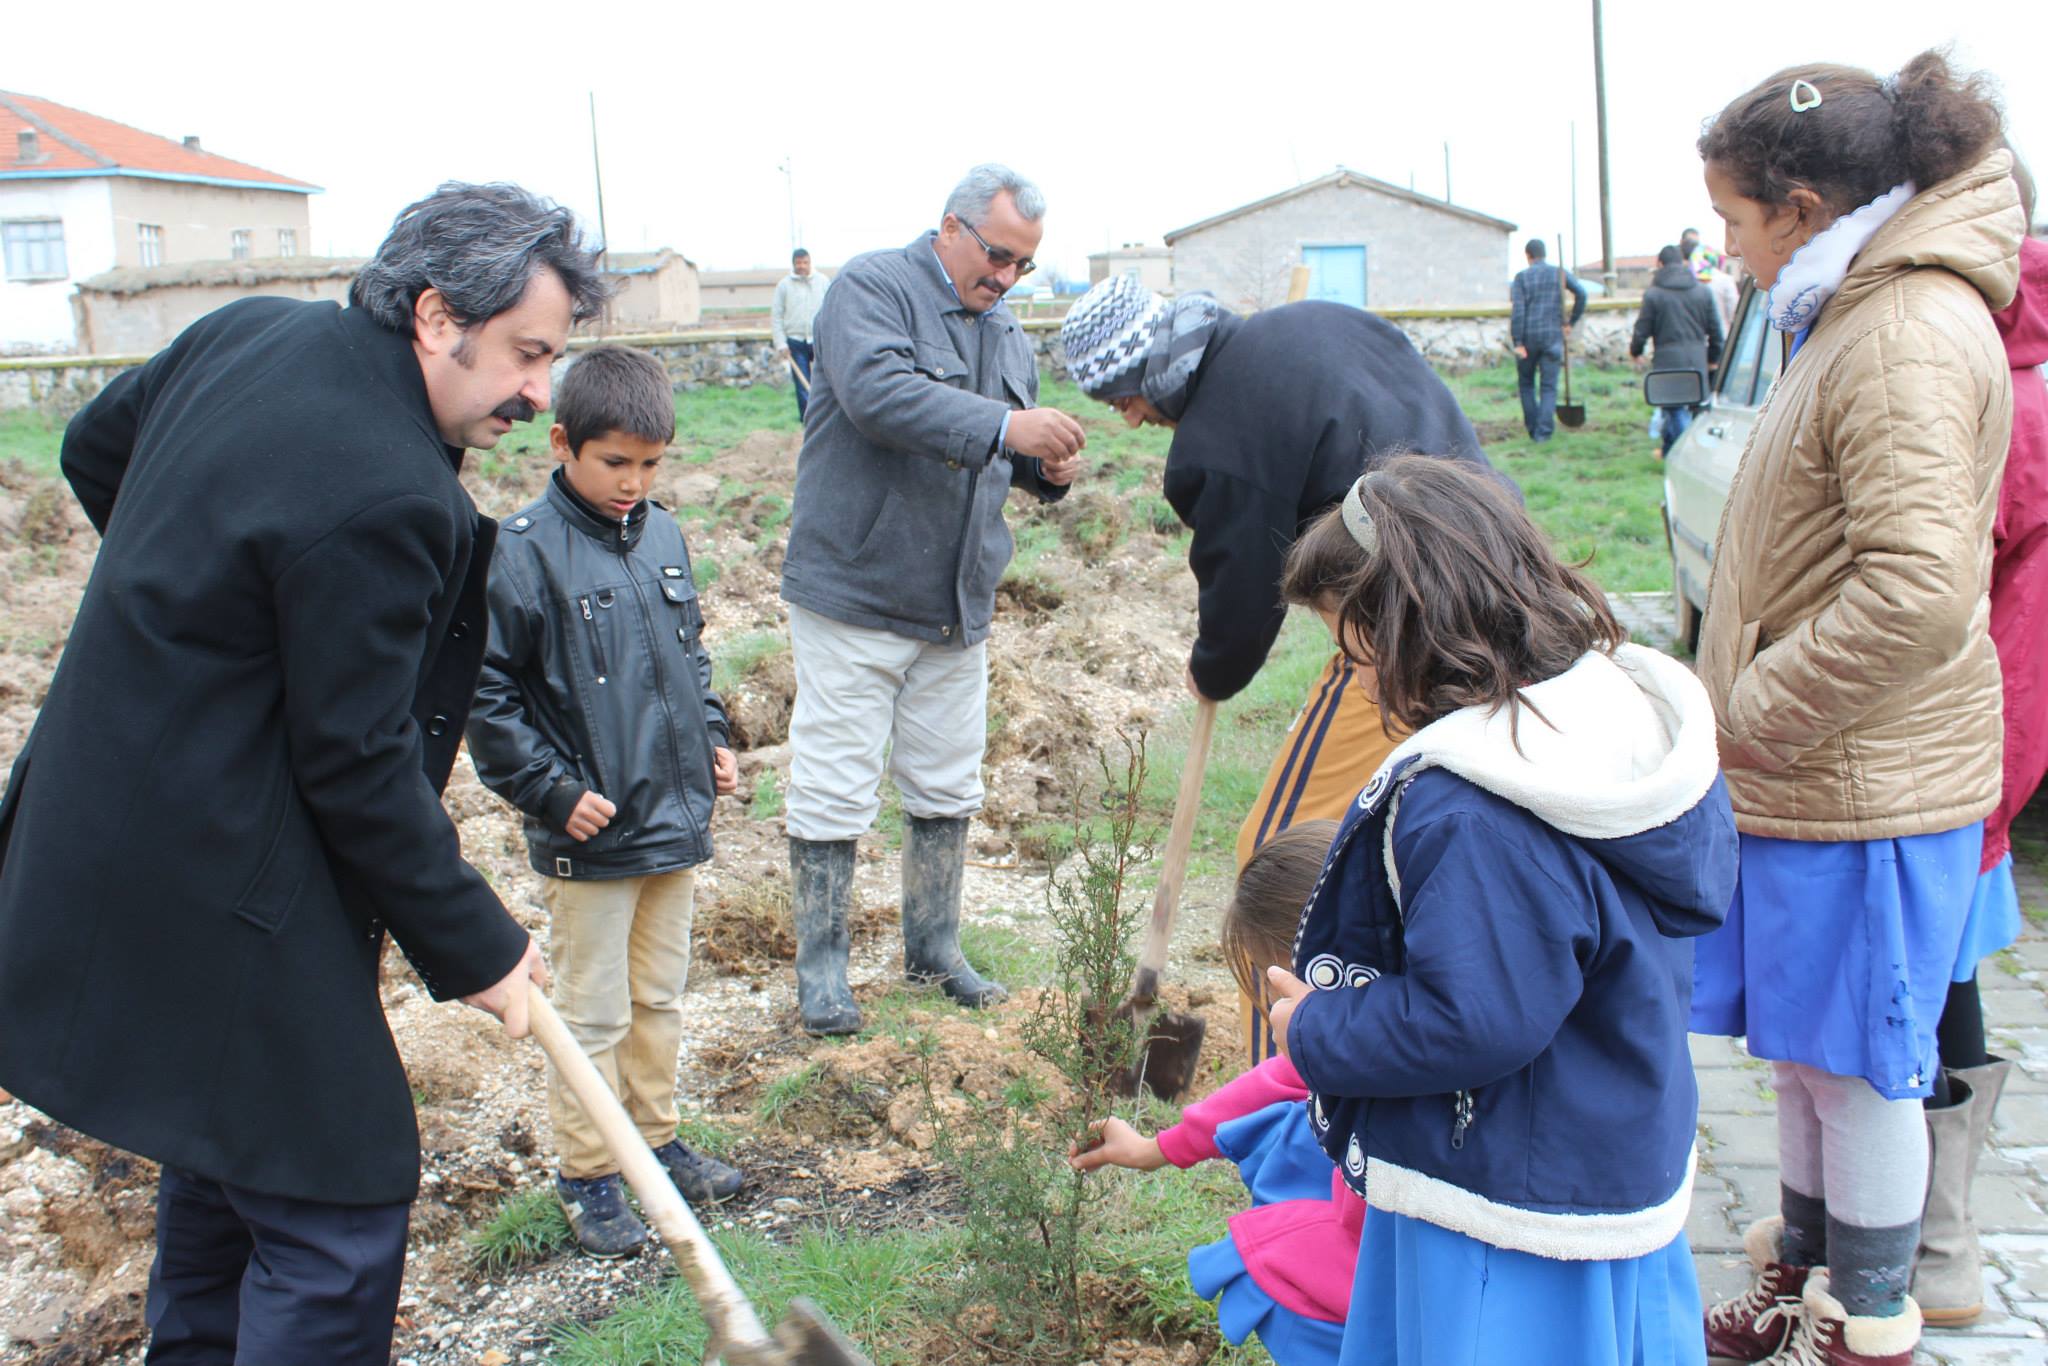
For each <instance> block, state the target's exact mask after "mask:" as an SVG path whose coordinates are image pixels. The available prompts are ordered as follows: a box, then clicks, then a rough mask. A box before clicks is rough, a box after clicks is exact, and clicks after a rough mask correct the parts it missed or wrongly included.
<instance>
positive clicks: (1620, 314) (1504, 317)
mask: <svg viewBox="0 0 2048 1366" xmlns="http://www.w3.org/2000/svg"><path fill="white" fill-rule="evenodd" d="M1635 310H1636V305H1635V303H1634V302H1633V301H1630V300H1622V301H1619V302H1616V303H1596V304H1594V305H1593V306H1592V307H1591V308H1590V309H1588V310H1587V312H1586V318H1585V321H1584V323H1583V324H1582V325H1581V326H1580V328H1579V329H1578V331H1577V332H1576V333H1575V334H1574V337H1573V346H1572V358H1573V360H1574V361H1579V362H1584V363H1587V364H1594V365H1602V364H1605V365H1618V364H1621V363H1622V362H1623V361H1625V360H1626V359H1627V356H1628V335H1629V329H1630V328H1631V327H1632V326H1633V325H1634V323H1635ZM1381 316H1383V317H1385V318H1386V319H1387V320H1388V321H1389V322H1391V323H1393V324H1394V325H1395V326H1396V327H1399V328H1400V329H1401V330H1402V331H1404V332H1406V333H1407V334H1408V337H1409V339H1410V340H1411V341H1413V342H1414V343H1415V345H1416V347H1417V349H1418V350H1420V351H1421V352H1422V354H1423V355H1424V356H1425V357H1427V358H1428V359H1429V360H1430V361H1431V362H1432V363H1433V364H1435V365H1437V366H1438V367H1440V368H1442V369H1445V370H1450V371H1461V370H1473V369H1480V368H1483V367H1485V366H1488V365H1491V364H1493V363H1494V362H1495V361H1497V360H1500V359H1502V358H1505V357H1506V356H1507V354H1508V349H1507V336H1508V311H1507V309H1506V308H1504V307H1503V308H1493V309H1465V310H1451V311H1445V310H1394V311H1390V312H1387V313H1384V314H1382V315H1381ZM1022 325H1023V328H1024V332H1025V335H1026V336H1028V337H1030V338H1031V344H1032V346H1033V348H1034V349H1035V350H1036V351H1037V353H1038V363H1039V369H1040V371H1041V372H1043V373H1044V374H1046V375H1049V376H1051V377H1053V378H1055V379H1064V378H1066V375H1067V357H1066V353H1065V352H1064V351H1063V350H1061V348H1060V344H1059V338H1060V324H1059V320H1058V319H1057V318H1027V319H1025V320H1024V321H1023V324H1022ZM600 340H602V341H605V342H610V343H614V344H620V345H626V346H632V347H635V348H637V349H639V350H642V351H646V352H647V353H649V354H650V355H652V356H654V357H655V358H656V359H658V360H659V361H661V363H662V365H663V366H664V367H665V368H666V369H667V370H668V374H669V379H670V381H671V382H673V383H674V385H675V387H676V388H677V389H679V390H682V389H703V388H707V387H716V388H725V389H743V388H746V387H748V386H750V385H755V384H772V385H775V386H777V387H778V388H780V387H784V386H787V385H788V384H789V382H790V378H789V366H788V365H787V364H786V363H784V362H783V360H782V359H781V358H780V357H779V356H777V355H776V354H775V347H774V345H773V343H771V342H770V341H769V339H768V333H767V331H766V329H746V330H736V331H730V332H665V333H650V334H621V335H614V336H611V337H605V338H602V339H600V338H596V337H573V338H571V339H570V341H569V349H570V357H569V361H573V360H574V358H575V356H574V353H575V352H576V351H578V350H580V349H581V348H583V347H586V346H594V345H596V344H597V343H598V342H599V341H600ZM144 359H146V357H141V356H68V357H50V358H44V357H37V358H32V359H16V360H8V359H0V411H4V410H9V409H24V408H27V409H35V410H37V411H40V412H43V413H47V414H50V415H52V416H55V417H58V418H65V417H69V416H70V415H71V414H72V413H74V412H76V411H78V409H79V408H80V407H82V406H83V405H84V404H85V402H86V401H87V400H88V399H90V398H91V397H92V396H93V395H94V394H96V393H98V392H99V391H100V388H101V386H102V385H104V384H106V383H107V381H109V380H111V379H112V378H113V377H114V376H115V375H118V374H120V373H121V372H122V371H123V370H126V369H128V368H129V367H131V366H135V365H140V364H141V363H142V362H143V360H144ZM569 361H564V362H563V364H565V365H566V364H568V363H569ZM556 377H557V378H558V379H559V378H560V372H559V370H558V371H557V376H556ZM0 454H5V452H0Z"/></svg>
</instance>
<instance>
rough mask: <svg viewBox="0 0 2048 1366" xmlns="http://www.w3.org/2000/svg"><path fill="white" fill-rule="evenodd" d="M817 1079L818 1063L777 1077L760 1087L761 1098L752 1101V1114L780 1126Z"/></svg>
mask: <svg viewBox="0 0 2048 1366" xmlns="http://www.w3.org/2000/svg"><path fill="white" fill-rule="evenodd" d="M817 1081H818V1064H816V1063H812V1064H810V1065H809V1066H807V1067H800V1068H798V1069H797V1070H796V1071H794V1072H791V1073H789V1074H788V1075H787V1076H781V1077H777V1078H776V1079H775V1080H774V1081H771V1082H769V1083H768V1084H767V1085H766V1086H764V1087H762V1088H761V1098H760V1099H759V1100H757V1101H756V1102H755V1103H754V1114H755V1115H756V1116H757V1117H758V1118H759V1119H760V1121H761V1122H762V1123H763V1124H766V1125H769V1126H771V1127H775V1126H780V1125H781V1123H782V1121H783V1119H784V1118H785V1117H786V1116H788V1115H789V1113H790V1112H791V1111H792V1110H794V1109H795V1108H796V1106H797V1105H798V1104H799V1103H800V1102H801V1101H802V1100H803V1098H804V1097H805V1096H806V1095H808V1094H810V1090H811V1087H813V1086H814V1085H816V1084H817Z"/></svg>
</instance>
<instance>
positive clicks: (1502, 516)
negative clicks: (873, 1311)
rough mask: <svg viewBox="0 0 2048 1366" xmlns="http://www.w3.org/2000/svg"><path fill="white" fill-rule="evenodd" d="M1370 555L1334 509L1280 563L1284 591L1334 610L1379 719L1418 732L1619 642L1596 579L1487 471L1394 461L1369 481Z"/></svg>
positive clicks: (1512, 704)
mask: <svg viewBox="0 0 2048 1366" xmlns="http://www.w3.org/2000/svg"><path fill="white" fill-rule="evenodd" d="M1362 497H1363V500H1364V503H1365V509H1366V512H1367V514H1368V515H1369V516H1370V517H1371V518H1372V523H1373V527H1374V529H1375V530H1376V531H1377V532H1378V539H1379V547H1378V549H1377V551H1376V552H1375V553H1373V554H1372V555H1370V556H1368V555H1367V554H1366V552H1365V550H1364V549H1363V548H1362V547H1360V545H1359V543H1358V542H1357V540H1355V539H1354V538H1353V537H1352V535H1351V532H1350V530H1349V529H1348V528H1347V527H1346V526H1345V525H1344V517H1343V512H1342V510H1341V509H1339V508H1332V509H1331V510H1330V511H1329V512H1327V513H1325V514H1324V515H1323V516H1322V517H1321V518H1320V519H1319V520H1317V521H1316V522H1315V523H1314V524H1313V525H1312V526H1310V528H1309V529H1308V531H1307V532H1306V533H1305V534H1304V535H1303V536H1302V537H1301V539H1300V540H1298V541H1296V542H1295V543H1294V550H1293V552H1292V553H1291V554H1289V555H1288V557H1287V568H1286V571H1285V572H1284V573H1283V574H1282V576H1281V579H1280V592H1281V595H1282V596H1283V597H1285V598H1286V600H1287V601H1289V602H1294V603H1301V604H1304V605H1306V606H1310V607H1325V608H1330V609H1333V610H1334V611H1335V612H1336V614H1337V618H1338V626H1339V637H1338V639H1339V641H1340V643H1342V642H1346V641H1348V640H1349V638H1350V637H1351V636H1353V635H1354V634H1355V635H1356V636H1357V637H1358V638H1359V639H1361V640H1362V641H1363V642H1364V643H1365V645H1366V646H1367V648H1368V649H1370V651H1371V653H1372V660H1371V663H1372V665H1373V668H1374V670H1375V672H1376V673H1377V674H1378V676H1379V706H1380V724H1381V727H1382V729H1384V730H1386V731H1387V732H1388V733H1389V734H1392V733H1393V732H1394V728H1395V727H1396V726H1398V727H1399V728H1400V729H1401V730H1403V731H1417V730H1420V729H1422V727H1424V726H1426V725H1428V724H1429V723H1430V722H1432V721H1435V720H1437V719H1439V718H1440V717H1444V716H1448V715H1450V714H1451V713H1452V712H1454V711H1457V710H1458V709H1459V708H1461V707H1489V708H1492V709H1494V710H1499V709H1500V708H1502V707H1507V708H1509V709H1510V718H1511V719H1514V715H1515V709H1516V708H1519V707H1523V706H1527V705H1528V703H1527V702H1526V701H1525V700H1523V699H1522V698H1521V697H1520V691H1521V689H1523V688H1526V687H1528V686H1529V685H1530V684H1532V683H1541V682H1543V681H1544V680H1545V679H1547V678H1555V677H1556V676H1557V675H1558V674H1561V673H1563V672H1564V671H1565V670H1566V669H1569V668H1570V667H1571V666H1572V665H1573V663H1575V662H1576V661H1577V660H1578V659H1579V657H1580V656H1581V655H1584V654H1585V653H1586V652H1587V651H1588V650H1601V651H1612V650H1613V649H1614V648H1615V647H1616V646H1617V645H1620V644H1621V643H1622V642H1623V641H1625V640H1626V639H1628V635H1627V633H1626V632H1625V631H1623V630H1622V629H1621V624H1620V623H1619V622H1617V621H1616V620H1615V619H1614V613H1613V611H1612V610H1611V609H1610V608H1609V607H1608V606H1607V598H1606V595H1605V594H1603V593H1602V592H1601V591H1600V590H1599V589H1598V588H1596V587H1595V586H1594V585H1593V582H1592V580H1590V579H1588V578H1587V577H1586V576H1585V575H1584V574H1581V573H1579V572H1578V570H1576V569H1574V568H1572V567H1571V566H1569V565H1567V564H1564V563H1562V562H1561V561H1560V560H1559V559H1558V558H1557V555H1556V553H1555V552H1554V551H1552V550H1551V548H1550V542H1549V541H1548V540H1546V539H1545V538H1544V536H1543V533H1542V532H1540V531H1538V530H1537V529H1536V525H1535V523H1533V522H1531V521H1530V520H1529V514H1528V513H1526V512H1524V511H1523V510H1522V508H1521V506H1520V505H1519V504H1517V503H1516V502H1515V500H1514V498H1513V497H1512V495H1510V494H1509V492H1508V490H1507V487H1506V486H1505V485H1504V484H1503V483H1502V482H1501V481H1500V478H1499V477H1498V476H1497V475H1495V474H1494V473H1493V472H1492V471H1491V470H1487V469H1483V468H1481V467H1479V466H1477V465H1470V464H1466V463H1465V462H1463V461H1458V460H1446V459H1439V458H1436V457H1433V456H1422V455H1403V456H1396V457H1395V458H1394V459H1392V460H1389V461H1387V462H1386V463H1385V464H1384V465H1382V466H1380V467H1379V468H1378V469H1377V470H1374V471H1373V472H1372V473H1370V474H1368V475H1367V476H1366V477H1365V480H1364V483H1363V486H1362Z"/></svg>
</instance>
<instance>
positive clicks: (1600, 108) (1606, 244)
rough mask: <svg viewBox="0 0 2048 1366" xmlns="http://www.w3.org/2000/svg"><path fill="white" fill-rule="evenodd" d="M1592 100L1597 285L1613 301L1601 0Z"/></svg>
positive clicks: (1595, 0)
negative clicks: (1596, 144)
mask: <svg viewBox="0 0 2048 1366" xmlns="http://www.w3.org/2000/svg"><path fill="white" fill-rule="evenodd" d="M1593 98H1594V106H1593V107H1594V110H1595V111H1596V114H1597V117H1598V119H1599V132H1600V283H1601V284H1602V285H1604V286H1605V287H1606V289H1607V297H1608V298H1610V299H1611V298H1613V297H1614V293H1615V288H1616V283H1617V282H1616V280H1615V275H1614V211H1613V207H1612V205H1611V204H1610V202H1609V200H1608V181H1607V54H1606V52H1605V50H1604V48H1603V46H1602V42H1601V37H1600V0H1593Z"/></svg>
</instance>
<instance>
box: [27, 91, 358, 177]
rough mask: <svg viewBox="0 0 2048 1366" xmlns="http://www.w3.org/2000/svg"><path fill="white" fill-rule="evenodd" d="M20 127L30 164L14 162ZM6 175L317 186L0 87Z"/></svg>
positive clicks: (95, 115)
mask: <svg viewBox="0 0 2048 1366" xmlns="http://www.w3.org/2000/svg"><path fill="white" fill-rule="evenodd" d="M25 129H27V130H33V131H34V132H35V134H36V143H37V147H38V150H39V153H40V155H38V157H37V158H36V160H34V161H32V162H22V161H20V160H18V157H19V156H20V134H21V133H22V131H23V130H25ZM10 173H26V174H28V175H35V174H38V173H41V174H50V173H70V174H73V175H95V174H98V175H119V174H129V175H144V176H153V177H165V178H171V179H177V180H201V181H214V182H219V181H228V182H233V183H235V184H241V185H256V186H274V187H275V188H277V189H280V190H286V191H294V192H297V193H300V194H310V193H312V192H313V191H315V190H318V189H319V188H320V187H319V186H318V185H313V184H309V183H308V182H306V181H303V180H294V179H292V178H291V177H290V176H282V175H279V174H278V173H277V172H275V171H266V170H264V169H263V168H262V167H260V166H251V165H249V164H248V163H247V162H244V161H233V160H230V159H229V158H227V157H224V156H216V155H215V154H214V153H212V152H207V151H202V150H199V149H196V148H192V147H187V146H186V145H185V144H184V143H182V142H180V141H177V140H175V139H173V138H164V137H158V136H157V135H156V134H155V133H145V132H143V131H142V130H141V129H140V128H130V127H129V126H128V125H127V124H125V123H116V122H114V121H113V120H112V119H103V118H101V117H99V116H98V115H97V114H88V113H86V112H85V111H83V110H80V109H72V108H69V107H68V106H65V105H61V104H58V103H56V102H55V101H52V100H45V99H38V98H37V97H36V96H34V95H17V94H14V93H12V92H10V91H5V90H0V178H7V177H9V176H10Z"/></svg>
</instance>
